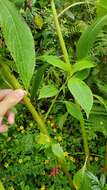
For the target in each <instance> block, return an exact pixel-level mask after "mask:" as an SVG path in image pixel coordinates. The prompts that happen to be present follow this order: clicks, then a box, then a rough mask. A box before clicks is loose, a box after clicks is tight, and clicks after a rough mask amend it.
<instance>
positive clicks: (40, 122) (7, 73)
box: [0, 63, 74, 190]
mask: <svg viewBox="0 0 107 190" xmlns="http://www.w3.org/2000/svg"><path fill="white" fill-rule="evenodd" d="M0 66H1V68H0V69H1V73H2V74H3V76H4V77H5V78H6V79H7V81H8V82H9V83H10V84H11V85H12V87H13V88H14V89H18V88H22V87H21V85H20V84H19V82H18V80H17V79H16V78H15V76H14V75H13V74H12V73H11V71H10V69H9V67H8V66H7V65H6V64H2V63H0ZM23 101H24V103H25V105H26V107H27V108H28V110H29V111H30V112H31V114H32V116H33V118H34V120H35V121H36V122H37V123H38V127H39V129H40V131H41V132H42V133H43V134H46V135H47V136H48V137H49V138H50V136H49V134H48V131H47V128H46V125H45V122H44V120H43V119H42V118H41V116H40V115H39V114H38V112H37V111H36V110H35V108H34V106H33V105H32V103H31V101H30V99H29V98H28V97H27V96H25V97H24V98H23ZM50 140H51V138H50ZM58 162H59V163H61V167H62V170H63V171H64V173H65V175H66V176H67V178H68V181H69V185H70V187H71V189H72V190H74V186H73V181H72V177H71V175H70V174H69V172H68V169H67V167H66V165H65V164H64V163H63V162H62V161H61V160H59V159H58Z"/></svg>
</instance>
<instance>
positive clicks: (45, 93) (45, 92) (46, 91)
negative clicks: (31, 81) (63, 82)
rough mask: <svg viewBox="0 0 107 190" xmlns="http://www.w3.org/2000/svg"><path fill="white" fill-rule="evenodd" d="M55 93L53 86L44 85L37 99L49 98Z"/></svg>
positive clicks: (56, 90) (56, 91)
mask: <svg viewBox="0 0 107 190" xmlns="http://www.w3.org/2000/svg"><path fill="white" fill-rule="evenodd" d="M57 93H58V89H57V88H56V87H55V86H54V85H53V84H50V85H46V86H43V87H42V88H41V89H40V94H39V99H41V98H50V97H53V96H55V95H56V94H57Z"/></svg>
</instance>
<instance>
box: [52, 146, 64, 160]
mask: <svg viewBox="0 0 107 190" xmlns="http://www.w3.org/2000/svg"><path fill="white" fill-rule="evenodd" d="M52 152H53V154H54V155H55V156H56V157H57V158H59V159H61V160H63V159H64V152H63V149H62V147H61V146H60V144H59V143H57V144H52Z"/></svg>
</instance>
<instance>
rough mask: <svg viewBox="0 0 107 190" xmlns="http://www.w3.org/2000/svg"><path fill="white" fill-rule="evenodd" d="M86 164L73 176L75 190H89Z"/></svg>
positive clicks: (89, 184) (89, 183)
mask: <svg viewBox="0 0 107 190" xmlns="http://www.w3.org/2000/svg"><path fill="white" fill-rule="evenodd" d="M86 170H87V168H86V163H85V164H84V166H83V167H82V168H81V169H80V170H79V171H78V172H77V173H76V174H75V175H74V178H73V183H74V186H75V188H76V190H91V182H90V179H89V177H88V175H87V171H86Z"/></svg>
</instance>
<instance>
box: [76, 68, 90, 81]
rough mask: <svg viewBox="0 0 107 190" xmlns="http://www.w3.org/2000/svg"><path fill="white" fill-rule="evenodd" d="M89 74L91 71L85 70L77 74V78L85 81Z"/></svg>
mask: <svg viewBox="0 0 107 190" xmlns="http://www.w3.org/2000/svg"><path fill="white" fill-rule="evenodd" d="M89 74H90V69H84V70H82V71H79V72H77V73H75V77H77V78H79V79H81V80H85V79H86V78H87V77H88V76H89Z"/></svg>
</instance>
